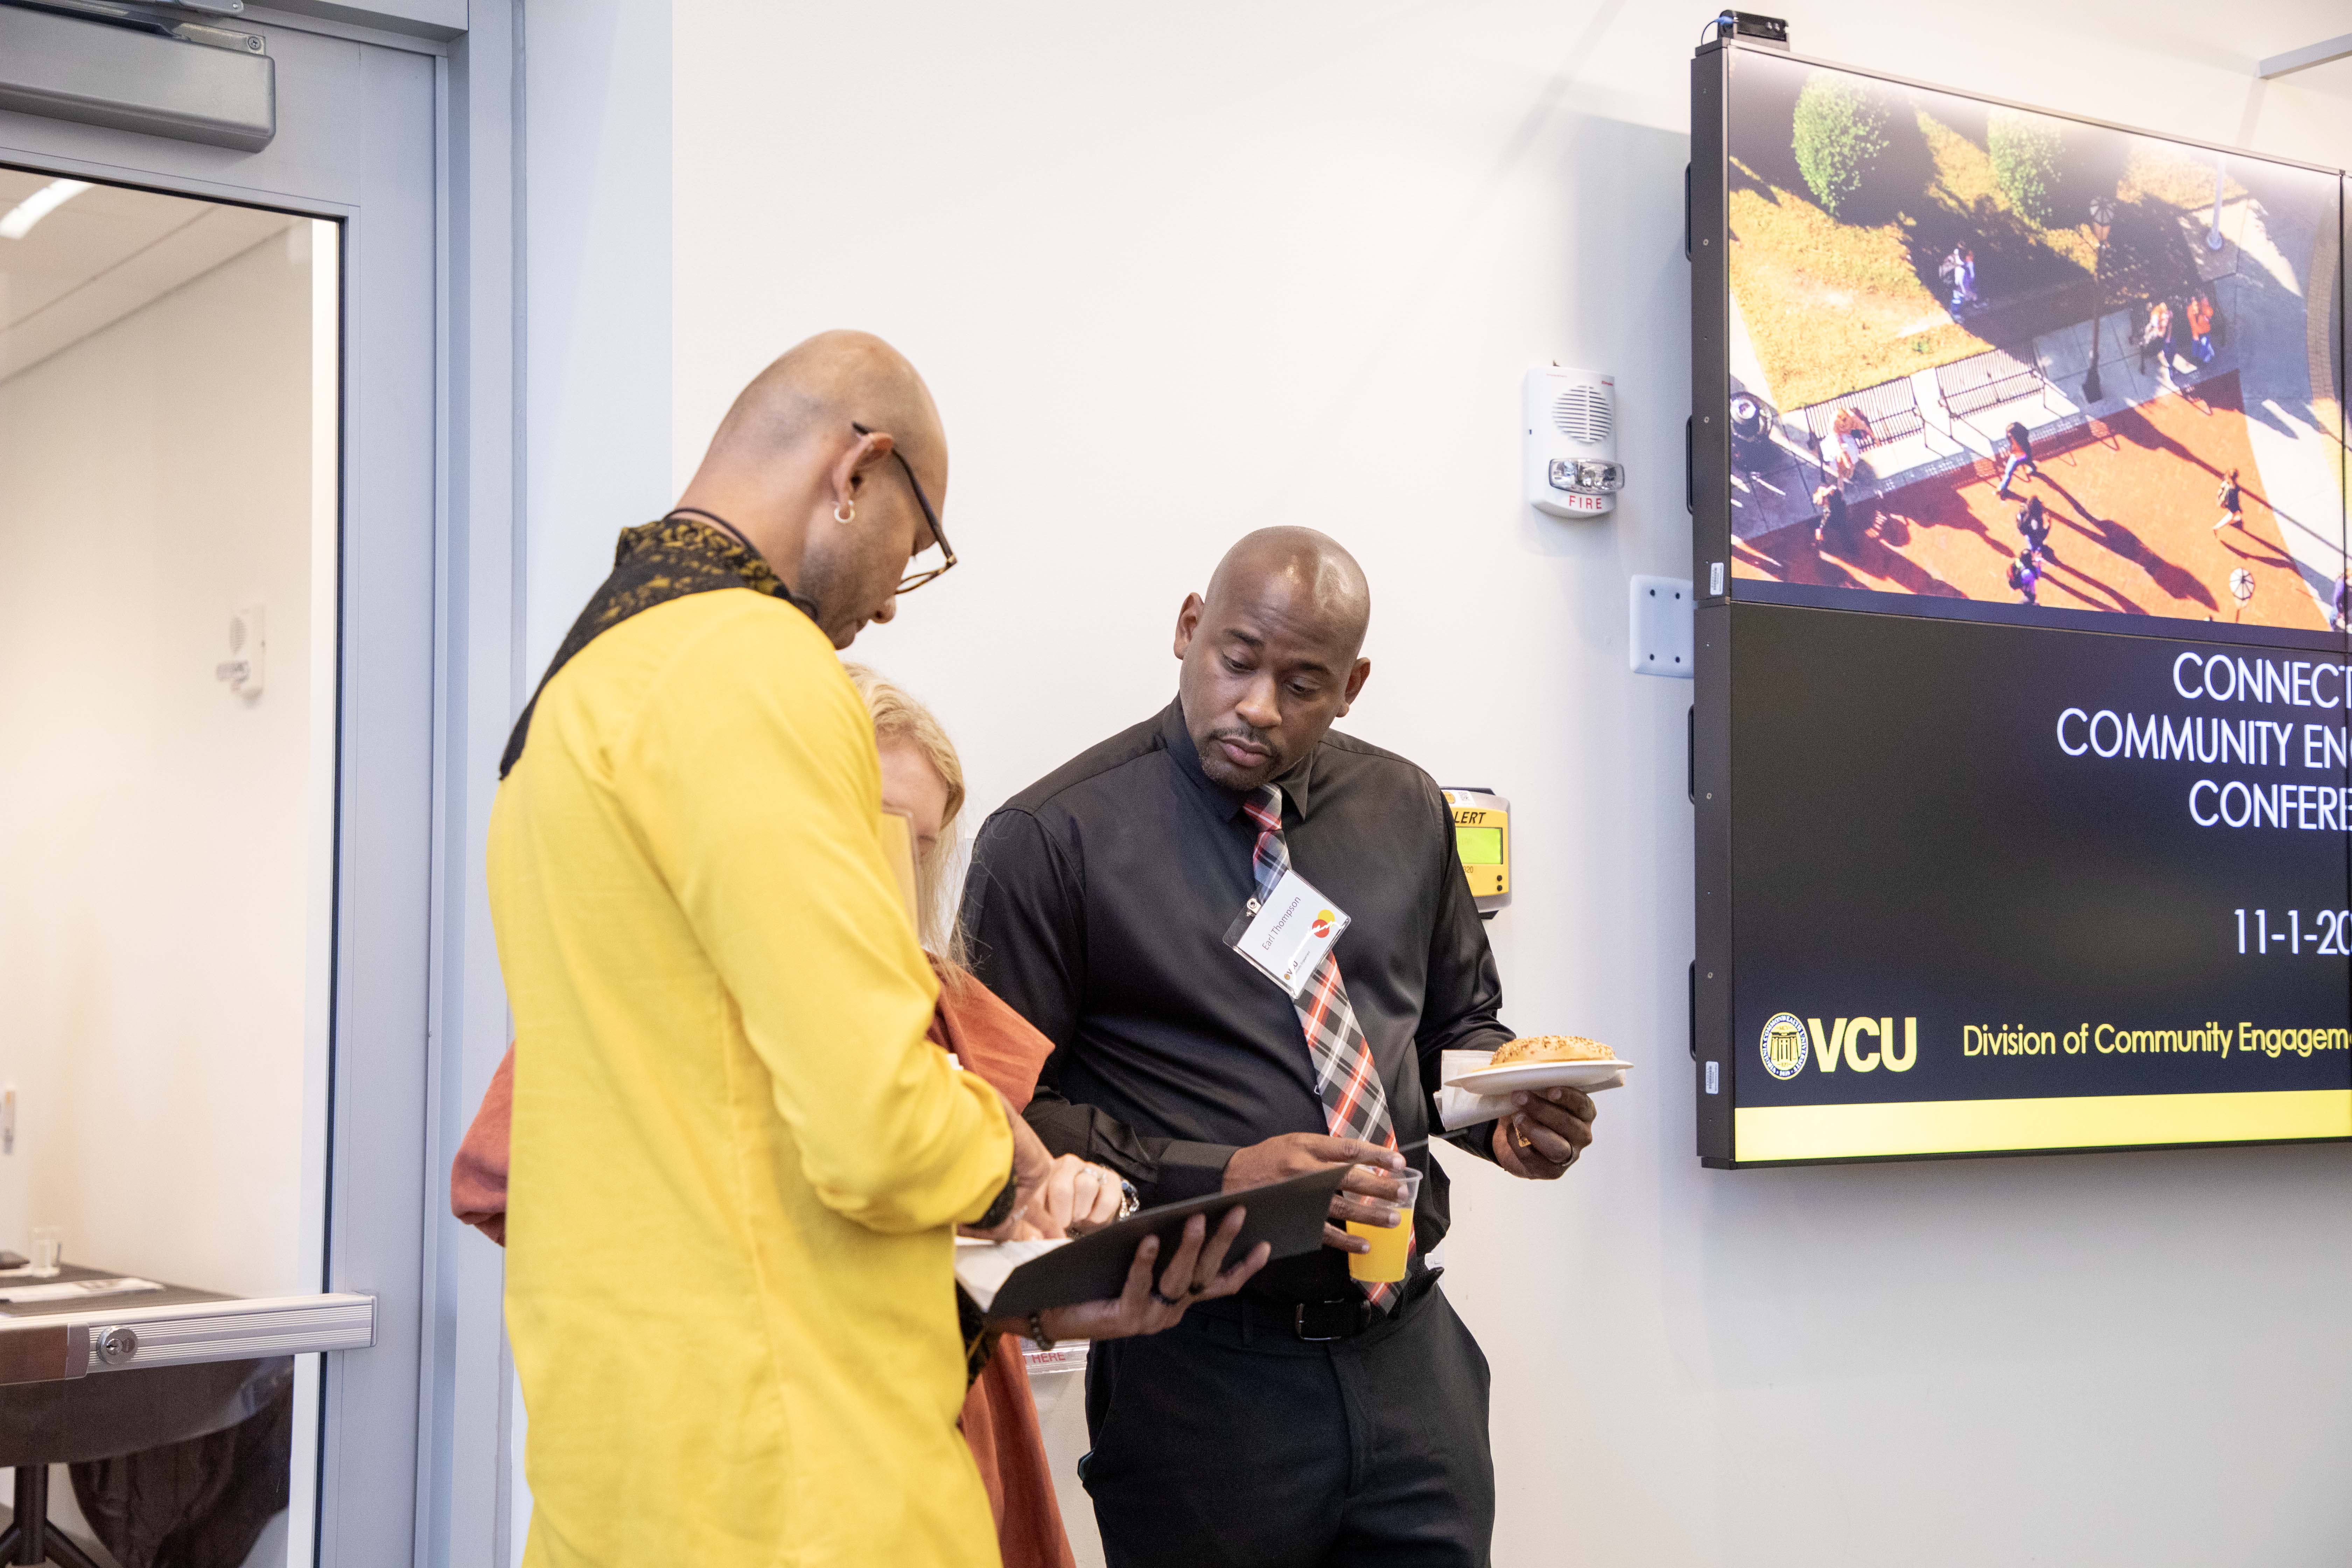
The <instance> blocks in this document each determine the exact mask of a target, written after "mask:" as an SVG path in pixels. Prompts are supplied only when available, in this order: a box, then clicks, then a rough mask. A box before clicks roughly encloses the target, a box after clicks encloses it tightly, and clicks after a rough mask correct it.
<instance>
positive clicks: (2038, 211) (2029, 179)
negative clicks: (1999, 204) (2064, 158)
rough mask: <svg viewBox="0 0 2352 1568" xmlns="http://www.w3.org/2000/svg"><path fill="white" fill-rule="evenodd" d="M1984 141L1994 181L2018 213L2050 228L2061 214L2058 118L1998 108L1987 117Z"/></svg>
mask: <svg viewBox="0 0 2352 1568" xmlns="http://www.w3.org/2000/svg"><path fill="white" fill-rule="evenodd" d="M1985 141H1986V151H1987V152H1989V153H1991V155H1992V177H1993V184H1995V185H1997V186H1999V187H2000V194H2001V195H2003V196H2006V197H2007V198H2008V199H2009V205H2010V206H2011V208H2013V209H2014V210H2015V211H2016V213H2017V215H2018V216H2020V217H2021V218H2023V219H2024V220H2025V221H2026V222H2028V223H2030V224H2032V226H2034V227H2036V228H2048V227H2049V226H2050V225H2051V223H2052V221H2053V220H2054V219H2055V218H2056V217H2057V216H2058V186H2059V181H2060V179H2061V177H2062V175H2061V163H2060V159H2061V155H2062V154H2061V152H2060V139H2059V124H2058V121H2055V120H2053V119H2050V118H2049V117H2048V116H2046V115H2041V114H2021V113H2019V112H2017V111H2016V110H2010V109H1996V110H1993V111H1992V113H1991V114H1990V116H1989V117H1988V121H1987V124H1986V136H1985Z"/></svg>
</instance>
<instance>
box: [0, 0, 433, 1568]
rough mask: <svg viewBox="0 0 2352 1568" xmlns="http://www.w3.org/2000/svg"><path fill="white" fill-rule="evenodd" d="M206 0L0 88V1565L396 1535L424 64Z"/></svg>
mask: <svg viewBox="0 0 2352 1568" xmlns="http://www.w3.org/2000/svg"><path fill="white" fill-rule="evenodd" d="M43 15H45V16H52V17H56V16H58V13H55V12H48V13H43ZM68 20H69V19H68ZM44 25H47V24H44ZM77 25H78V24H77ZM241 26H248V27H250V28H253V29H255V30H254V31H252V33H251V35H250V37H251V42H250V43H248V44H246V45H243V46H240V47H245V48H246V49H247V52H248V53H251V54H253V55H256V56H258V57H261V58H267V60H268V62H269V66H270V69H271V71H272V72H273V73H274V82H275V89H274V100H272V107H271V108H270V110H269V113H270V115H271V117H272V124H273V126H274V134H273V135H272V136H271V137H270V138H269V140H268V142H267V143H266V144H265V145H261V146H259V147H258V148H257V147H256V146H254V145H253V144H252V142H251V138H249V137H248V138H247V139H246V140H245V142H242V143H241V144H239V145H237V146H234V147H224V146H221V145H217V144H213V143H209V142H191V141H185V140H174V139H173V138H171V137H169V136H166V135H159V134H150V133H146V132H141V131H133V130H126V129H123V128H121V121H115V122H111V123H107V124H88V123H77V122H71V121H66V120H53V119H44V118H40V117H38V116H37V115H34V114H28V113H22V112H6V111H0V1470H5V1472H6V1474H5V1477H0V1505H13V1506H11V1507H7V1508H6V1509H5V1512H6V1513H7V1515H8V1520H7V1522H6V1524H5V1526H0V1561H5V1562H7V1563H33V1562H40V1561H44V1560H46V1561H50V1562H55V1563H64V1564H68V1565H76V1564H81V1563H99V1564H101V1565H104V1564H109V1563H120V1564H121V1565H122V1568H145V1565H148V1564H155V1565H158V1568H160V1565H161V1564H163V1563H179V1562H205V1563H246V1564H250V1565H252V1568H280V1565H284V1568H309V1565H310V1564H312V1563H337V1564H344V1565H358V1564H368V1565H371V1568H373V1565H374V1564H384V1565H386V1568H389V1565H392V1564H407V1563H415V1561H417V1557H416V1542H417V1539H418V1531H417V1524H418V1516H419V1504H418V1496H419V1480H420V1471H421V1470H422V1469H424V1468H425V1466H423V1465H421V1464H420V1462H419V1446H418V1431H419V1425H418V1411H419V1408H420V1398H419V1395H420V1389H421V1388H423V1387H424V1386H425V1384H426V1383H427V1381H428V1380H427V1379H426V1377H425V1373H424V1372H423V1370H422V1362H421V1360H420V1344H421V1342H422V1336H421V1320H422V1317H423V1313H422V1303H423V1300H424V1297H425V1289H426V1286H425V1279H426V1266H427V1258H428V1256H429V1250H430V1249H429V1247H428V1245H427V1237H428V1229H427V1226H426V1223H425V1211H426V1205H427V1203H428V1186H429V1184H428V1182H427V1180H426V1179H425V1170H426V1167H427V1163H428V1158H429V1134H428V1128H427V1117H426V1110H425V1098H426V1094H427V1092H428V1090H427V1086H428V1083H429V1082H430V1080H431V1079H432V1072H431V1057H430V1031H429V1027H428V1022H429V1016H430V1015H429V1009H430V1007H431V1005H432V997H433V990H434V984H435V981H434V974H433V968H432V964H431V963H430V959H429V954H430V952H431V951H432V946H433V942H434V930H435V917H434V910H435V907H436V906H435V903H434V885H435V884H434V877H435V868H436V854H435V843H434V835H433V831H432V824H433V814H434V788H435V775H434V771H433V770H434V756H435V748H434V712H435V708H434V704H435V684H434V683H435V671H436V664H435V651H436V645H435V627H436V592H437V584H436V548H437V544H438V540H439V534H438V530H439V528H440V521H441V513H440V510H439V506H438V496H439V490H438V489H437V487H438V485H439V483H440V478H441V476H440V473H439V468H438V464H437V449H438V447H437V443H438V439H439V432H440V431H441V429H442V428H443V426H442V424H441V419H442V412H441V410H442V400H441V398H440V395H439V393H438V390H437V387H436V366H437V365H438V364H439V363H441V362H440V360H439V354H440V343H441V341H442V340H441V338H440V335H439V324H438V320H437V317H436V264H437V258H438V252H437V251H436V232H437V231H436V204H437V201H438V199H439V198H438V191H437V187H436V165H435V159H436V119H435V115H436V81H437V79H438V73H439V69H440V67H439V59H438V57H437V56H436V53H435V51H434V50H433V48H432V47H428V46H424V45H419V46H417V47H399V46H379V45H377V44H373V43H361V42H356V41H353V40H352V39H351V38H348V37H330V36H326V35H324V34H321V33H317V32H311V31H307V30H300V29H296V28H292V27H287V26H275V25H266V24H259V23H255V24H241ZM142 36H143V35H142ZM236 36H237V37H240V38H242V37H246V36H247V35H245V34H242V33H240V34H238V35H236ZM102 42H103V40H101V43H102ZM215 43H217V40H215ZM141 47H142V48H144V47H146V46H145V45H142V46H141ZM175 47H176V46H175ZM188 47H197V46H194V45H190V46H188ZM151 52H152V51H151ZM108 58H111V57H110V55H109V54H108V51H107V50H106V48H104V47H94V48H93V50H92V52H91V53H90V54H89V56H88V60H87V61H86V63H89V62H96V63H94V64H91V69H92V70H93V71H97V70H98V69H99V66H100V65H102V64H103V63H104V61H105V60H107V59H108ZM192 58H193V57H192ZM101 85H104V84H101ZM114 85H115V86H117V87H119V89H120V93H121V97H123V98H124V99H125V100H130V99H133V98H136V97H138V96H139V95H140V94H142V93H147V94H150V95H152V94H154V93H156V92H159V91H163V90H165V89H169V88H170V86H171V82H170V80H169V79H165V80H164V82H163V87H162V88H159V87H158V86H157V84H156V81H155V80H154V79H142V78H139V77H137V76H136V75H135V73H134V74H131V75H128V76H126V77H125V78H124V79H122V80H121V82H120V83H118V84H114Z"/></svg>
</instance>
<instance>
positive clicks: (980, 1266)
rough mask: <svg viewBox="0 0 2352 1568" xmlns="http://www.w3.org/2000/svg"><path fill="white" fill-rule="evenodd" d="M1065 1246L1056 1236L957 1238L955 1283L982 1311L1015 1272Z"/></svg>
mask: <svg viewBox="0 0 2352 1568" xmlns="http://www.w3.org/2000/svg"><path fill="white" fill-rule="evenodd" d="M1068 1245H1069V1243H1068V1242H1066V1241H1065V1240H1063V1239H1061V1238H1059V1237H1056V1238H1055V1239H1054V1240H1052V1241H976V1240H974V1239H972V1238H971V1237H962V1236H960V1237H956V1252H955V1277H956V1283H957V1284H959V1285H961V1286H962V1287H963V1293H964V1294H965V1295H967V1296H969V1297H971V1299H972V1300H974V1301H976V1302H978V1303H979V1304H980V1310H982V1311H983V1312H985V1311H987V1310H988V1306H989V1303H990V1302H992V1301H993V1300H996V1293H997V1292H998V1291H999V1290H1001V1289H1003V1288H1004V1281H1005V1280H1006V1279H1008V1278H1010V1277H1011V1275H1012V1273H1013V1270H1014V1269H1016V1268H1020V1267H1021V1266H1022V1265H1023V1264H1024V1263H1026V1262H1028V1261H1029V1260H1030V1259H1031V1258H1043V1257H1045V1254H1047V1253H1049V1252H1051V1251H1053V1250H1054V1248H1055V1247H1066V1246H1068Z"/></svg>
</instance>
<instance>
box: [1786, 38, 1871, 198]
mask: <svg viewBox="0 0 2352 1568" xmlns="http://www.w3.org/2000/svg"><path fill="white" fill-rule="evenodd" d="M1886 150H1887V138H1886V110H1885V106H1884V105H1882V104H1880V103H1878V102H1877V101H1876V100H1874V99H1873V97H1872V96H1871V94H1870V92H1869V91H1868V89H1865V88H1864V85H1863V84H1862V83H1861V82H1860V81H1858V80H1856V79H1854V78H1853V77H1849V76H1838V75H1833V74H1832V73H1830V72H1827V71H1823V72H1820V73H1818V74H1816V75H1815V76H1814V77H1813V78H1812V79H1811V80H1810V81H1808V82H1806V83H1805V88H1804V90H1803V91H1802V92H1801V93H1799V94H1798V95H1797V116H1796V133H1795V142H1794V151H1795V153H1796V156H1797V170H1798V172H1799V173H1800V174H1803V175H1804V177H1805V184H1806V186H1807V188H1809V189H1810V190H1811V192H1812V193H1813V199H1814V200H1815V201H1817V202H1819V203H1821V205H1822V211H1823V212H1825V213H1827V214H1829V215H1830V216H1832V217H1838V216H1843V214H1844V213H1845V212H1846V210H1847V209H1849V208H1850V207H1851V206H1852V205H1853V199H1854V197H1855V196H1857V195H1860V194H1861V192H1862V188H1863V186H1864V184H1865V183H1867V181H1868V180H1869V178H1870V175H1871V171H1872V169H1873V167H1874V165H1875V164H1876V163H1877V162H1878V160H1879V159H1880V158H1881V157H1882V156H1884V155H1885V152H1886Z"/></svg>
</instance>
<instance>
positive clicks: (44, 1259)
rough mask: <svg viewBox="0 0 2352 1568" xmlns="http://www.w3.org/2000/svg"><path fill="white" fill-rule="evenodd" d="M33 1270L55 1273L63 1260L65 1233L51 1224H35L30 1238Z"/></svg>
mask: <svg viewBox="0 0 2352 1568" xmlns="http://www.w3.org/2000/svg"><path fill="white" fill-rule="evenodd" d="M32 1253H33V1272H34V1273H36V1274H55V1273H56V1272H57V1271H58V1265H59V1264H61V1263H63V1262H64V1261H65V1257H66V1233H65V1232H64V1231H63V1230H61V1229H59V1228H58V1226H53V1225H44V1226H35V1227H34V1228H33V1239H32Z"/></svg>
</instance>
